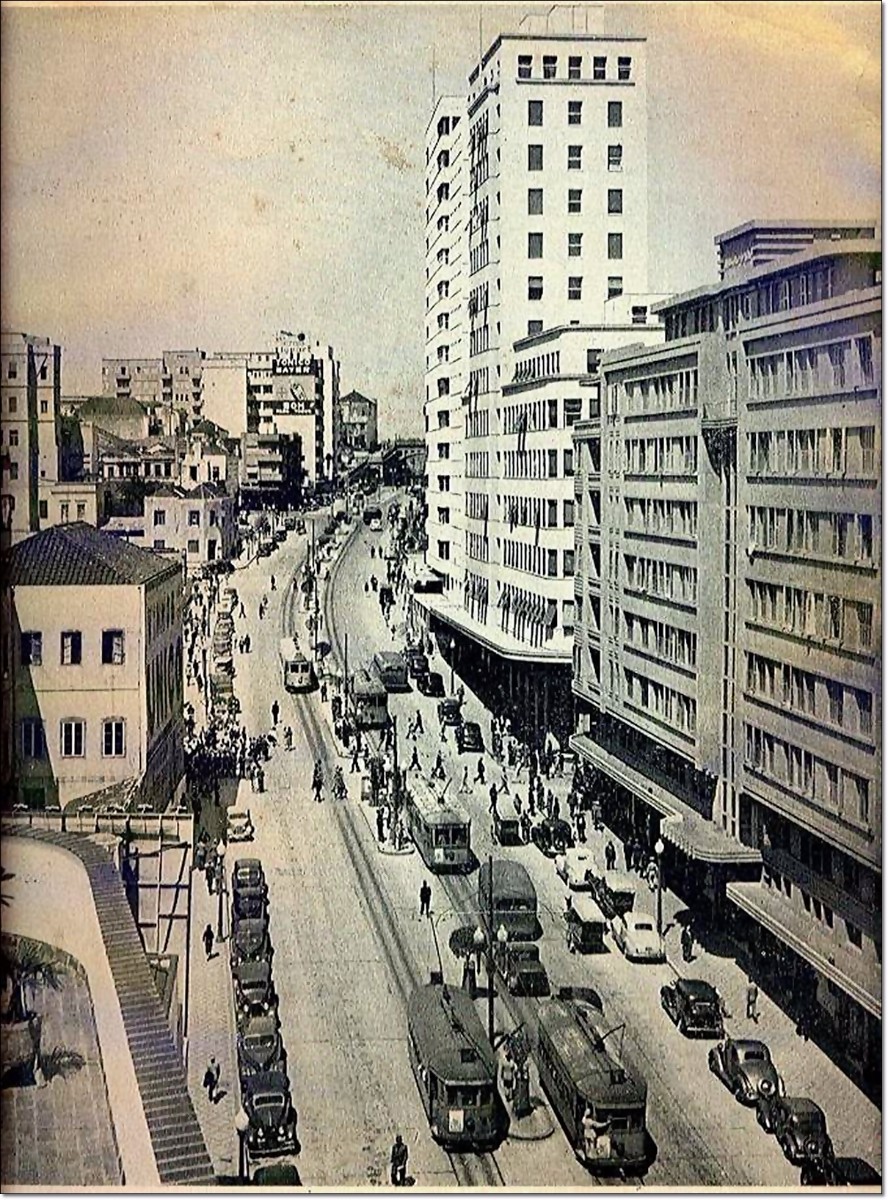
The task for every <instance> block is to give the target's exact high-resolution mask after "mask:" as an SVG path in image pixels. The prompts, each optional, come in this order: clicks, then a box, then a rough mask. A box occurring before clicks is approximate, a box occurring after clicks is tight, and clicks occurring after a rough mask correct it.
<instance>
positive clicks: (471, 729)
mask: <svg viewBox="0 0 888 1200" xmlns="http://www.w3.org/2000/svg"><path fill="white" fill-rule="evenodd" d="M456 748H457V750H458V751H459V752H460V754H483V753H484V738H483V737H482V736H481V726H480V725H479V724H478V722H477V721H463V722H462V724H460V725H457V727H456Z"/></svg>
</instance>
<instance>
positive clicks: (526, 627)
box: [426, 7, 662, 742]
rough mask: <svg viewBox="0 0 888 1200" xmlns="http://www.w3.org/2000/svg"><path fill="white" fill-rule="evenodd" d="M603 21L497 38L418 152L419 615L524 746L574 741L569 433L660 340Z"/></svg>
mask: <svg viewBox="0 0 888 1200" xmlns="http://www.w3.org/2000/svg"><path fill="white" fill-rule="evenodd" d="M597 19H598V16H597V10H573V9H565V10H560V9H559V8H557V7H556V8H555V9H553V10H552V12H551V13H550V14H549V16H548V18H547V20H546V23H545V25H546V27H545V28H543V29H540V30H539V31H538V32H534V31H532V27H531V26H526V27H525V29H524V30H523V31H522V32H519V33H518V34H514V35H511V34H503V35H501V36H500V37H498V38H497V39H496V40H495V41H494V43H493V44H492V45H491V46H490V48H489V49H488V50H487V52H486V53H485V54H484V56H483V57H482V59H481V61H480V62H479V63H478V65H477V66H476V67H475V68H474V70H473V71H472V73H471V75H470V77H469V87H468V95H467V97H465V98H461V99H454V98H451V97H446V98H442V99H441V100H439V101H438V103H437V106H436V108H435V110H434V113H433V116H432V120H431V122H430V124H429V127H428V130H427V139H426V157H427V172H426V355H427V361H426V439H427V445H428V465H427V473H428V496H427V499H428V540H429V546H428V553H427V563H428V566H429V567H430V568H431V569H432V570H433V571H434V572H435V573H436V574H437V575H438V577H439V578H440V579H441V581H442V585H443V589H444V591H443V596H442V597H441V598H435V599H430V600H429V601H428V602H427V603H428V608H429V611H430V614H431V621H432V624H433V626H435V627H436V628H437V629H438V630H439V633H440V635H441V637H442V639H443V644H444V645H445V646H446V647H448V648H449V649H450V652H451V653H452V654H453V655H454V656H455V657H456V659H457V660H458V661H459V662H460V664H461V667H462V668H466V667H468V669H469V671H470V673H473V675H474V672H476V673H477V678H476V679H475V678H473V682H477V683H478V684H479V685H483V686H482V687H481V690H482V695H484V697H485V699H487V700H488V701H489V702H490V703H492V704H493V706H494V707H495V708H501V707H503V706H506V707H509V708H511V709H512V710H513V715H514V718H515V720H516V722H517V724H518V726H519V728H521V730H522V732H524V733H526V734H527V735H528V736H529V737H530V738H531V740H533V741H535V742H539V741H540V740H541V739H542V738H543V737H544V736H545V734H546V732H547V730H552V731H554V732H556V733H560V734H561V735H562V737H565V736H567V733H568V732H569V730H570V727H571V699H570V670H571V668H570V663H571V646H572V629H573V572H574V564H573V559H574V546H573V538H574V535H573V524H572V522H573V461H572V459H573V448H572V442H571V429H572V427H573V424H574V422H575V421H576V420H577V419H578V418H579V417H580V416H581V415H587V414H588V412H589V404H590V399H591V396H592V391H593V389H594V377H595V373H596V371H597V366H598V361H599V359H600V356H601V354H602V353H603V352H604V351H605V350H607V349H610V348H613V347H614V346H616V345H619V344H621V343H624V342H626V341H628V340H638V339H639V338H641V339H643V340H647V341H657V340H661V339H662V332H661V330H660V329H659V321H658V320H657V319H655V318H654V317H653V316H652V314H651V299H652V298H651V297H650V296H648V292H647V289H648V280H647V114H646V64H645V43H644V40H643V39H634V38H620V37H605V36H604V35H603V33H602V31H601V30H600V29H599V28H597V27H596V28H593V27H592V25H591V22H593V21H595V20H597ZM578 20H579V21H582V22H583V27H582V28H577V27H576V25H575V22H576V21H578ZM473 668H474V672H473Z"/></svg>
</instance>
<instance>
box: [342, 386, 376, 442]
mask: <svg viewBox="0 0 888 1200" xmlns="http://www.w3.org/2000/svg"><path fill="white" fill-rule="evenodd" d="M377 408H378V406H377V403H376V401H375V400H371V399H370V397H369V396H362V395H361V393H360V392H355V391H351V392H349V393H348V395H347V396H343V397H342V399H341V400H340V401H339V443H338V445H339V448H340V449H341V450H342V451H345V452H349V451H354V450H375V449H376V447H377V445H378V444H379V432H378V427H377Z"/></svg>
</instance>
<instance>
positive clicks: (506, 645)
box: [413, 592, 572, 666]
mask: <svg viewBox="0 0 888 1200" xmlns="http://www.w3.org/2000/svg"><path fill="white" fill-rule="evenodd" d="M413 602H414V603H415V604H416V605H417V606H418V607H420V608H424V609H425V610H426V611H427V612H428V613H429V614H430V615H432V616H435V617H437V618H438V619H439V620H441V621H444V622H446V623H447V624H448V625H450V626H452V627H453V628H454V629H458V630H459V631H460V633H463V634H465V635H466V636H467V637H470V638H472V639H473V640H474V641H476V642H479V643H480V644H481V645H482V646H486V647H487V648H488V649H489V650H492V651H493V653H494V654H498V655H499V656H500V658H505V659H512V660H515V661H519V662H538V663H545V664H546V665H552V666H570V662H571V653H572V644H570V643H568V644H567V645H566V646H565V649H563V650H555V649H549V648H548V647H546V646H529V645H527V643H526V642H522V641H519V640H518V638H516V637H513V636H512V634H510V633H507V632H506V631H505V630H502V629H496V630H494V629H491V628H489V627H488V626H486V625H482V623H481V622H480V621H477V620H476V619H475V618H474V617H472V616H470V615H469V614H468V613H467V612H466V610H465V609H464V608H462V607H461V606H459V605H457V604H454V603H453V601H452V600H448V599H447V597H446V596H441V595H435V594H433V593H428V592H423V593H419V594H415V595H414V596H413ZM517 603H518V602H517V601H516V602H514V603H513V609H516V608H517Z"/></svg>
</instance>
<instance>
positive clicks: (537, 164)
mask: <svg viewBox="0 0 888 1200" xmlns="http://www.w3.org/2000/svg"><path fill="white" fill-rule="evenodd" d="M527 169H528V171H542V170H543V169H544V168H543V146H542V144H541V143H539V142H532V143H531V144H530V145H529V146H528V147H527ZM567 169H568V171H582V169H583V147H582V145H579V144H573V145H570V146H568V147H567ZM607 169H608V170H609V171H622V169H623V147H622V145H621V144H620V143H614V144H613V145H610V146H608V148H607ZM441 186H442V187H446V186H447V185H446V184H442V185H441ZM439 190H440V189H439Z"/></svg>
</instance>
